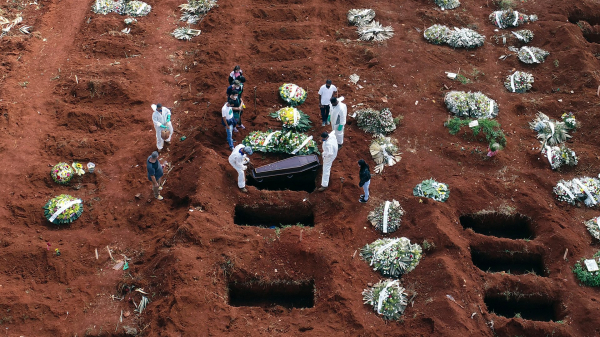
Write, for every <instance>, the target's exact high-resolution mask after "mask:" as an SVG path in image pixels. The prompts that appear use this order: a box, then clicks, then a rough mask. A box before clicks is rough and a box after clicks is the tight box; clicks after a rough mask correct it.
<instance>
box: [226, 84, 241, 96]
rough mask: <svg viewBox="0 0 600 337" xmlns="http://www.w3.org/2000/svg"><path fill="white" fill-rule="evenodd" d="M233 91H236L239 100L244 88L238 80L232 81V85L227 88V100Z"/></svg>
mask: <svg viewBox="0 0 600 337" xmlns="http://www.w3.org/2000/svg"><path fill="white" fill-rule="evenodd" d="M234 91H237V93H238V95H239V96H240V99H241V97H242V92H243V91H244V87H243V86H242V83H241V82H240V80H235V81H233V83H231V85H230V86H228V87H227V97H228V98H229V96H231V94H232V93H233V92H234Z"/></svg>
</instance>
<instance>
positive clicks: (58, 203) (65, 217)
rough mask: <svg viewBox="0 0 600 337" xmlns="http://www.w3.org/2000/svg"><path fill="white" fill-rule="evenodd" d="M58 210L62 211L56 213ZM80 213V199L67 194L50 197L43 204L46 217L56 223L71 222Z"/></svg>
mask: <svg viewBox="0 0 600 337" xmlns="http://www.w3.org/2000/svg"><path fill="white" fill-rule="evenodd" d="M63 208H64V209H63ZM59 211H62V212H60V213H59V214H56V213H58V212H59ZM81 213H83V203H82V202H81V200H80V199H77V198H75V197H72V196H70V195H68V194H61V195H59V196H57V197H55V198H53V199H50V201H48V202H47V203H46V205H45V206H44V215H45V216H46V219H48V221H50V222H52V223H53V224H56V225H62V224H68V223H71V222H73V221H75V220H77V218H79V216H81ZM55 214H56V215H55Z"/></svg>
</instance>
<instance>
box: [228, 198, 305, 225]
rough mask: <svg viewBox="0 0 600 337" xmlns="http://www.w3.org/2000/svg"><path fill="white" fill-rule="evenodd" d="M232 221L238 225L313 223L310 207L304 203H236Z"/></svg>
mask: <svg viewBox="0 0 600 337" xmlns="http://www.w3.org/2000/svg"><path fill="white" fill-rule="evenodd" d="M233 222H234V223H235V224H236V225H240V226H258V227H283V226H295V225H302V226H310V227H313V226H314V225H315V217H314V214H313V211H312V208H310V207H307V206H306V205H305V204H304V203H296V204H293V205H279V206H278V205H268V204H259V205H256V206H245V205H237V206H236V207H235V215H234V218H233Z"/></svg>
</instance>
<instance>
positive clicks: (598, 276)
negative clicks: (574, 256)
mask: <svg viewBox="0 0 600 337" xmlns="http://www.w3.org/2000/svg"><path fill="white" fill-rule="evenodd" d="M593 259H594V260H595V261H596V263H598V253H596V254H594V257H593ZM573 273H574V274H575V276H576V277H577V279H579V281H581V283H583V284H585V285H586V286H590V287H600V271H589V270H587V267H586V266H585V259H581V260H579V261H577V262H576V263H575V266H574V267H573Z"/></svg>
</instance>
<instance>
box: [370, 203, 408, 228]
mask: <svg viewBox="0 0 600 337" xmlns="http://www.w3.org/2000/svg"><path fill="white" fill-rule="evenodd" d="M386 209H387V217H386ZM403 215H404V209H402V206H400V203H399V202H398V201H396V200H392V201H386V202H384V203H382V204H381V205H379V206H377V208H375V209H374V210H373V211H371V212H370V213H369V215H368V216H367V220H369V221H370V222H371V224H372V225H373V226H375V229H377V230H379V231H381V232H382V233H384V234H386V233H393V232H395V231H396V230H397V229H398V228H400V223H401V222H402V216H403Z"/></svg>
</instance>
